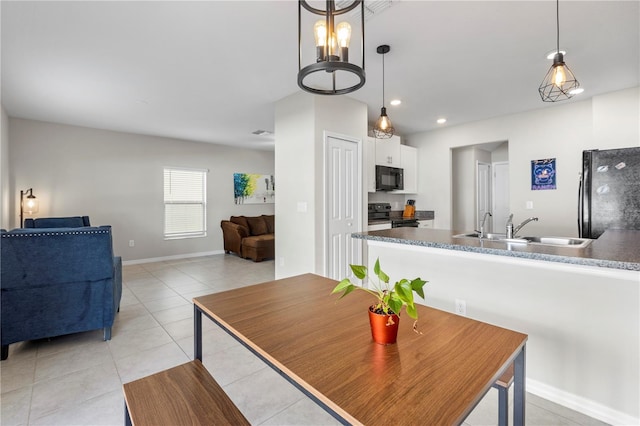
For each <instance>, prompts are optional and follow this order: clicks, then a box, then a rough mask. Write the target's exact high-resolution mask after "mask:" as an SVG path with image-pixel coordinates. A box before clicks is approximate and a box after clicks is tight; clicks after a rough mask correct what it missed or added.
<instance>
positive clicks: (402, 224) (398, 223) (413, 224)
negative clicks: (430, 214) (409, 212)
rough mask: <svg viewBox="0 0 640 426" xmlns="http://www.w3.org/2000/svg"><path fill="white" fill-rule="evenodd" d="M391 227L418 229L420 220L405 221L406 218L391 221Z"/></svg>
mask: <svg viewBox="0 0 640 426" xmlns="http://www.w3.org/2000/svg"><path fill="white" fill-rule="evenodd" d="M391 227H392V228H417V227H418V219H404V218H397V219H391Z"/></svg>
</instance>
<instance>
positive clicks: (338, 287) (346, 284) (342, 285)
mask: <svg viewBox="0 0 640 426" xmlns="http://www.w3.org/2000/svg"><path fill="white" fill-rule="evenodd" d="M352 285H353V284H352V283H351V281H350V280H349V278H345V279H343V280H342V281H340V282H339V283H338V285H336V286H335V287H334V289H333V291H332V292H331V294H333V293H338V292H341V291H342V290H344V289H345V288H347V287H349V286H352Z"/></svg>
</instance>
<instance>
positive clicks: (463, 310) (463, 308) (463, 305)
mask: <svg viewBox="0 0 640 426" xmlns="http://www.w3.org/2000/svg"><path fill="white" fill-rule="evenodd" d="M456 314H458V315H462V316H463V317H466V316H467V301H466V300H462V299H456Z"/></svg>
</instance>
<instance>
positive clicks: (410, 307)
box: [407, 303, 418, 320]
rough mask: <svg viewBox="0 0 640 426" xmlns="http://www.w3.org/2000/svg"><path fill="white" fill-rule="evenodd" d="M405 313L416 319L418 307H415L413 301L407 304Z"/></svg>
mask: <svg viewBox="0 0 640 426" xmlns="http://www.w3.org/2000/svg"><path fill="white" fill-rule="evenodd" d="M407 315H409V316H410V317H411V318H413V319H414V320H417V319H418V309H417V308H416V305H414V304H413V303H411V304H407Z"/></svg>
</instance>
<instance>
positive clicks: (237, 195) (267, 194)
mask: <svg viewBox="0 0 640 426" xmlns="http://www.w3.org/2000/svg"><path fill="white" fill-rule="evenodd" d="M233 198H234V201H235V203H236V204H273V203H275V201H276V193H275V181H274V179H273V175H259V174H253V173H234V174H233Z"/></svg>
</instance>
